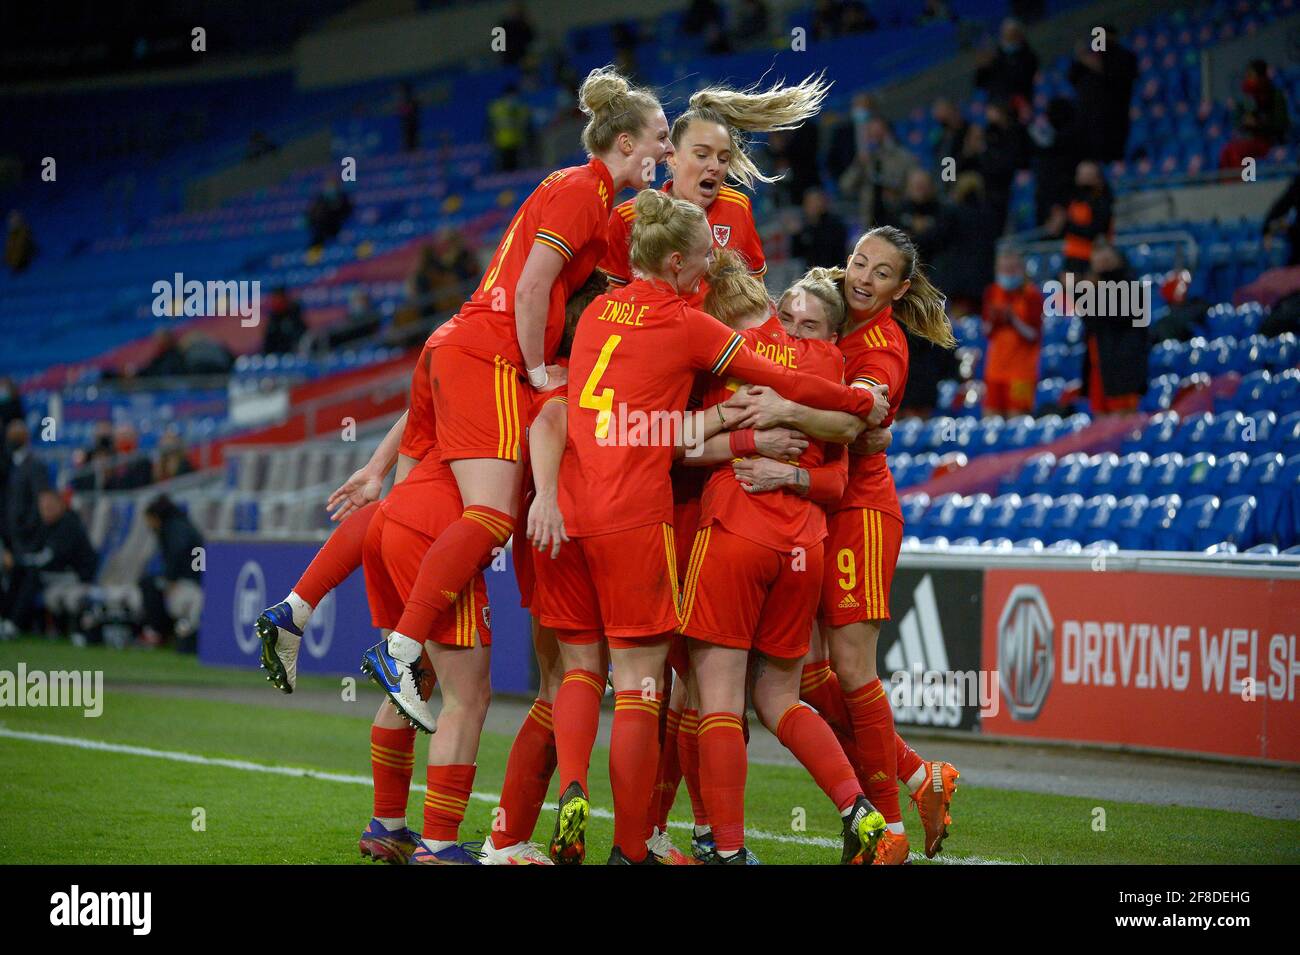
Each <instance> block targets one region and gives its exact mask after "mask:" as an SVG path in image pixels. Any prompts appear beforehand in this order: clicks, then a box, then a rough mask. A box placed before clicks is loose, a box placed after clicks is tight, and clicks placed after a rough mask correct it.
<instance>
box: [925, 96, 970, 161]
mask: <svg viewBox="0 0 1300 955" xmlns="http://www.w3.org/2000/svg"><path fill="white" fill-rule="evenodd" d="M930 116H931V117H933V119H934V121H935V122H936V123H938V124H939V129H938V132H937V134H936V135H935V139H934V143H933V147H932V148H933V149H934V160H935V162H937V163H943V161H944V160H945V159H949V158H951V159H954V160H956V159H958V158H959V157H960V156H961V150H962V145H963V144H964V143H965V142H966V128H967V127H968V126H969V125H970V124H969V123H967V122H966V120H965V119H964V118H963V117H962V115H961V110H959V109H958V108H957V107H956V106H954V105H953V102H952V100H950V99H945V98H943V97H940V98H939V99H937V100H935V101H934V105H933V106H931V107H930Z"/></svg>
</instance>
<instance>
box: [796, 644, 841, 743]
mask: <svg viewBox="0 0 1300 955" xmlns="http://www.w3.org/2000/svg"><path fill="white" fill-rule="evenodd" d="M799 699H801V700H803V701H804V702H805V703H807V704H808V705H809V706H812V707H813V708H814V709H816V710H817V712H818V713H820V714H821V716H822V719H824V720H825V721H826V722H827V723H829V724H830V725H831V729H833V730H836V735H839V733H840V732H841V731H842V732H844V733H847V734H852V732H853V722H852V721H851V720H850V719H849V711H848V710H847V709H846V708H845V706H844V693H843V691H841V690H840V678H839V677H837V676H836V675H835V671H834V670H832V669H831V661H830V660H818V661H816V662H815V663H808V664H805V665H804V668H803V677H802V678H801V680H800V683H799Z"/></svg>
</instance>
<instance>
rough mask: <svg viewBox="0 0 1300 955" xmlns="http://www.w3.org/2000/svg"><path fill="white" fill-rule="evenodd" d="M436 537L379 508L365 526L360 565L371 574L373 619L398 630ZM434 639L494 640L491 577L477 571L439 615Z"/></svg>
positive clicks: (460, 643)
mask: <svg viewBox="0 0 1300 955" xmlns="http://www.w3.org/2000/svg"><path fill="white" fill-rule="evenodd" d="M433 540H434V539H433V538H432V537H430V536H429V535H428V534H422V533H421V532H420V531H417V530H416V529H415V528H413V527H407V526H406V525H405V524H402V523H400V522H398V521H394V520H389V518H388V516H387V515H386V514H385V513H384V511H383V509H382V508H380V509H379V511H378V512H377V513H376V514H375V516H374V519H373V520H371V522H370V527H369V529H367V531H366V540H365V543H364V544H363V545H362V549H361V566H362V567H363V568H364V569H365V574H366V598H367V599H368V600H369V602H370V622H371V623H373V624H374V625H375V626H376V627H380V628H382V629H385V630H393V629H395V628H396V627H397V621H398V620H400V619H401V616H402V610H403V609H404V608H405V606H406V601H407V599H408V598H409V597H410V596H411V588H412V587H414V586H415V578H416V576H417V575H418V574H419V573H420V562H421V561H422V560H423V559H424V554H425V551H427V550H428V549H429V547H430V545H431V544H433ZM429 639H431V640H433V641H434V642H435V643H442V644H446V645H447V646H449V647H472V646H474V645H475V643H476V642H478V641H481V642H482V644H483V646H485V647H490V646H491V645H492V617H491V612H490V610H489V609H488V593H487V582H486V581H485V580H484V579H483V575H482V574H478V575H477V576H476V577H475V578H474V579H473V580H472V581H471V582H470V583H469V586H467V587H466V588H465V589H464V590H462V591H461V592H460V596H458V597H457V598H456V602H455V603H454V604H453V605H452V609H451V610H450V611H449V612H447V613H445V614H443V615H442V616H441V617H439V618H438V622H437V624H435V625H434V628H433V632H432V633H431V634H429Z"/></svg>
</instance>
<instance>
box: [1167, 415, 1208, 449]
mask: <svg viewBox="0 0 1300 955" xmlns="http://www.w3.org/2000/svg"><path fill="white" fill-rule="evenodd" d="M1213 424H1214V415H1212V414H1210V413H1209V412H1208V411H1206V412H1203V413H1201V414H1197V415H1191V416H1189V417H1187V418H1184V419H1183V422H1182V424H1180V425H1179V426H1178V433H1177V434H1175V435H1174V439H1173V447H1171V448H1168V450H1170V451H1178V452H1181V453H1182V454H1195V453H1196V452H1198V451H1204V450H1207V449H1206V448H1205V447H1204V446H1205V445H1206V444H1207V443H1208V439H1209V434H1210V429H1211V427H1212V426H1213Z"/></svg>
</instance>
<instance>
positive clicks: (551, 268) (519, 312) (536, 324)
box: [515, 240, 567, 388]
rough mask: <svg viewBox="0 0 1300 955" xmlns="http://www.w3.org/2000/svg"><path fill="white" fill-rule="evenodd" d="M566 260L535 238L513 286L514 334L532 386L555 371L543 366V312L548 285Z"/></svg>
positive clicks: (548, 298) (539, 384)
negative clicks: (517, 280) (516, 282)
mask: <svg viewBox="0 0 1300 955" xmlns="http://www.w3.org/2000/svg"><path fill="white" fill-rule="evenodd" d="M566 261H567V260H566V259H565V257H564V256H563V255H562V254H561V253H560V252H558V251H557V250H556V249H555V248H554V247H553V246H551V245H548V244H547V243H545V242H542V241H540V240H539V241H536V242H534V243H533V247H532V248H531V249H530V250H529V251H528V258H527V259H525V260H524V269H523V271H522V272H521V273H520V275H519V282H518V284H517V285H515V337H516V338H517V339H518V341H519V353H520V354H521V355H522V356H523V359H524V368H525V369H527V371H528V379H529V381H530V382H531V383H532V386H533V387H534V388H542V387H543V386H544V385H546V384H547V379H548V377H549V376H550V374H551V373H553V372H555V371H556V369H554V368H547V367H546V315H547V311H548V309H549V307H550V301H551V286H552V285H554V284H555V280H556V279H557V278H558V277H559V275H560V270H561V269H562V268H564V263H565V262H566Z"/></svg>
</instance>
